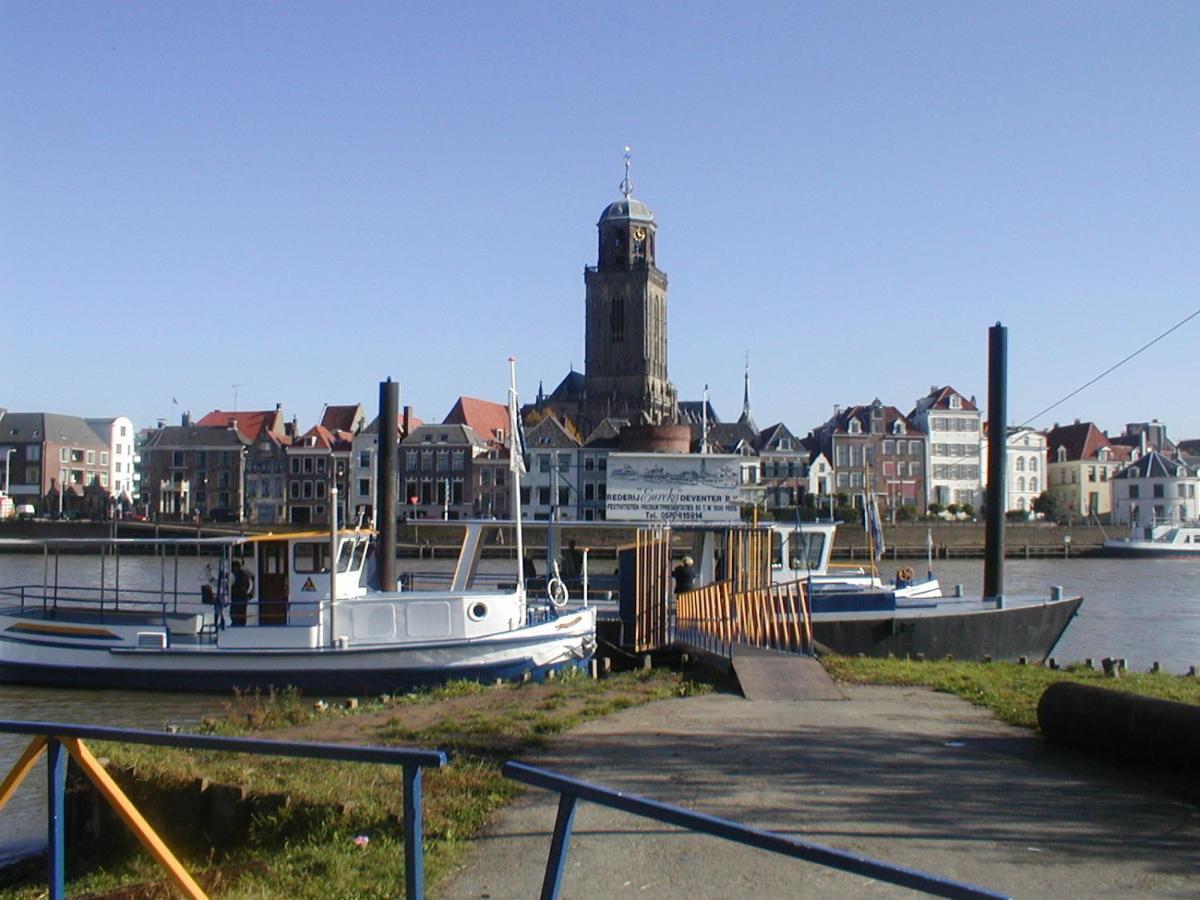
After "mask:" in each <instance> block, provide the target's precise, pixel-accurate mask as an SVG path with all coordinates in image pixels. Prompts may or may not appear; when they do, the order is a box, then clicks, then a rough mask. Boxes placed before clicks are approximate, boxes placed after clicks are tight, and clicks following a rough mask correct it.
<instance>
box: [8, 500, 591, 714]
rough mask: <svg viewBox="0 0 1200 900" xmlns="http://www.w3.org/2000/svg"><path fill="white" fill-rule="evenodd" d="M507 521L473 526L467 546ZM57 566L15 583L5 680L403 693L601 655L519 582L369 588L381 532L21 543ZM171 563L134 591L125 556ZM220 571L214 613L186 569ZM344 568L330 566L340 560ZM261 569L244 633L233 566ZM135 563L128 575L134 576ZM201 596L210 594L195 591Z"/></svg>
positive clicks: (580, 630) (578, 612)
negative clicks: (67, 562) (79, 563)
mask: <svg viewBox="0 0 1200 900" xmlns="http://www.w3.org/2000/svg"><path fill="white" fill-rule="evenodd" d="M496 525H497V523H496V522H488V523H466V532H467V534H466V537H465V539H464V546H476V545H478V543H479V542H480V541H481V538H482V536H481V534H480V532H481V530H482V529H483V528H484V527H486V526H496ZM3 543H4V545H5V549H7V550H14V551H26V552H35V551H36V552H40V553H44V554H45V555H46V558H47V560H48V564H47V565H46V567H45V572H46V573H47V577H46V578H44V579H43V580H42V583H40V584H20V585H5V586H3V587H0V681H4V682H9V683H20V684H40V685H60V686H72V687H103V688H123V689H153V690H164V691H199V692H228V691H231V690H234V689H238V690H253V689H259V690H266V689H268V688H284V687H296V688H299V689H300V690H301V691H303V692H305V693H310V692H318V693H321V692H339V693H351V694H362V693H390V692H394V691H399V690H407V689H410V688H413V687H417V686H423V685H430V684H436V683H440V682H445V681H447V680H451V679H474V680H492V679H496V678H506V679H509V678H522V677H525V676H527V675H528V676H531V677H535V678H537V677H542V676H544V675H545V674H546V673H547V672H549V671H552V670H557V669H561V668H563V667H564V666H572V665H575V666H578V665H583V664H585V663H586V662H587V660H588V659H590V658H591V656H592V653H593V651H594V649H595V633H596V618H595V610H594V609H592V608H587V607H584V608H577V609H573V610H572V611H571V613H570V614H569V615H561V616H560V615H558V613H557V611H556V610H555V609H554V608H553V607H552V606H551V605H550V604H549V603H547V602H542V603H539V602H537V601H531V600H530V599H529V598H527V596H526V593H525V589H524V586H523V585H522V584H521V583H520V580H519V579H518V578H517V577H516V575H515V574H514V576H513V578H512V579H511V583H510V584H504V583H502V582H497V583H496V584H494V585H492V586H490V587H482V588H478V589H467V588H466V583H467V582H468V581H469V580H470V577H471V576H470V575H469V574H463V575H461V576H460V577H459V578H457V579H456V582H455V583H454V584H452V585H451V586H450V588H449V589H448V590H436V591H396V592H384V591H379V590H375V589H373V588H370V587H368V586H367V584H366V581H367V578H366V575H367V572H366V569H367V568H368V565H367V561H368V558H369V557H368V554H369V552H370V551H371V549H372V547H373V535H372V534H371V533H369V532H365V531H340V532H339V533H338V534H337V537H336V540H331V539H330V537H329V536H328V535H324V534H320V533H302V534H291V535H262V536H246V537H218V538H194V537H192V538H164V539H160V540H154V539H138V538H116V539H112V538H109V539H88V538H76V539H48V540H41V541H35V540H27V541H20V540H6V541H4V542H3ZM80 552H83V553H89V554H94V555H95V557H96V559H97V567H98V569H99V568H100V567H104V568H107V570H108V571H107V573H105V572H103V571H97V573H96V575H97V577H96V578H95V579H94V582H93V583H92V584H91V585H89V586H85V587H80V586H78V585H67V584H65V583H60V582H59V581H58V578H57V573H58V571H59V569H60V566H59V564H58V557H59V555H61V554H64V553H71V554H74V553H80ZM147 553H157V554H158V557H159V559H160V560H161V566H162V571H163V575H162V578H161V585H162V587H161V588H159V589H155V590H150V591H147V590H145V589H137V590H134V589H126V588H125V587H123V586H122V585H121V584H120V581H119V573H120V560H121V558H122V557H123V556H124V557H128V556H130V555H133V554H139V555H145V554H147ZM197 553H200V554H203V556H202V557H201V558H202V559H209V560H211V562H210V565H211V566H212V569H213V572H214V573H215V576H214V580H215V582H216V587H215V590H214V591H213V597H214V599H215V600H216V603H214V604H208V603H206V602H205V601H204V592H202V591H201V589H200V587H201V586H200V585H198V584H197V583H196V580H195V577H194V576H191V577H188V576H182V577H181V575H180V568H179V567H180V560H181V559H183V560H190V562H191V563H192V564H193V565H194V564H195V563H196V560H195V555H196V554H197ZM334 559H336V560H337V565H336V566H330V564H329V561H330V560H334ZM235 561H237V562H239V563H241V564H242V565H243V567H244V568H246V569H247V570H248V571H249V572H251V573H252V574H253V576H254V577H253V582H254V588H253V593H252V594H251V596H250V598H249V600H248V602H247V603H246V607H245V609H246V614H245V623H244V624H239V625H234V624H233V623H232V622H231V621H230V613H231V612H233V610H232V609H231V603H230V587H229V586H230V585H231V584H232V583H233V582H232V574H233V573H232V564H233V562H235ZM127 568H128V566H127ZM193 585H195V587H193Z"/></svg>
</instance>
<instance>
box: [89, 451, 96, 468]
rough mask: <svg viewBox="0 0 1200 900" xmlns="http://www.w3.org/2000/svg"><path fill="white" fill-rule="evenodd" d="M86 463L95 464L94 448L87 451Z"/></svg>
mask: <svg viewBox="0 0 1200 900" xmlns="http://www.w3.org/2000/svg"><path fill="white" fill-rule="evenodd" d="M87 463H88V465H89V466H94V465H95V464H96V451H95V450H89V451H88V452H87Z"/></svg>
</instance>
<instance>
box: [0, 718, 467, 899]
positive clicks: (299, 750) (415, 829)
mask: <svg viewBox="0 0 1200 900" xmlns="http://www.w3.org/2000/svg"><path fill="white" fill-rule="evenodd" d="M0 732H5V733H8V734H28V735H32V736H34V738H35V741H36V740H37V739H38V738H44V739H46V748H45V750H46V754H47V756H46V761H47V774H48V783H47V787H48V790H47V810H46V813H47V837H48V847H49V853H48V856H49V860H48V866H47V878H48V881H47V886H48V888H49V896H50V898H51V900H60V898H62V897H63V896H65V894H64V890H65V887H64V885H65V876H64V867H65V866H64V863H65V849H66V848H65V846H64V840H65V838H64V831H63V819H64V815H65V813H64V794H65V789H66V777H67V768H66V756H67V755H66V753H64V752H63V751H64V749H65V748H64V746H63V742H62V739H63V738H67V739H88V740H98V741H115V742H121V743H129V744H149V745H152V746H157V747H173V748H178V749H188V750H216V751H222V752H226V753H253V754H258V755H263V756H287V757H296V758H305V759H323V760H329V761H336V762H358V763H378V764H383V765H398V766H403V768H404V889H405V896H407V897H409V898H419V897H422V896H424V891H425V858H424V850H423V847H422V838H423V827H422V819H423V816H422V802H421V770H422V769H426V768H440V767H442V766H444V765H445V764H446V754H445V753H443V752H442V751H441V750H414V749H407V748H393V747H354V746H345V745H341V744H315V743H299V742H292V741H264V740H255V739H252V738H229V737H215V736H210V735H197V734H169V733H165V732H157V731H139V730H135V729H127V728H103V727H99V726H92V725H68V724H64V723H61V722H20V721H2V720H0ZM14 771H15V770H14Z"/></svg>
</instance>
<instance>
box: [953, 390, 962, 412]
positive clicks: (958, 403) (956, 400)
mask: <svg viewBox="0 0 1200 900" xmlns="http://www.w3.org/2000/svg"><path fill="white" fill-rule="evenodd" d="M950 408H951V409H962V397H960V396H958V394H951V395H950Z"/></svg>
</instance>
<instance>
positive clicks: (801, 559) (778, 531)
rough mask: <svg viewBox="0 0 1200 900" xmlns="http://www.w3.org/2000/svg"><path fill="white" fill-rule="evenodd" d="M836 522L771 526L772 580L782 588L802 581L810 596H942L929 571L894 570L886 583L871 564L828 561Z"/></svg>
mask: <svg viewBox="0 0 1200 900" xmlns="http://www.w3.org/2000/svg"><path fill="white" fill-rule="evenodd" d="M837 525H838V523H836V522H831V521H816V522H796V523H795V524H793V525H785V524H783V523H779V522H774V523H771V525H770V528H771V580H772V581H774V582H776V583H777V584H783V583H786V582H789V581H796V580H797V579H804V581H805V583H806V585H807V587H808V590H809V594H810V595H812V596H816V595H818V594H825V595H830V594H836V593H857V592H862V591H876V592H878V591H886V592H891V593H894V594H895V595H896V597H897V598H898V599H903V600H910V599H912V600H931V599H934V598H937V597H941V596H942V587H941V584H940V583H939V582H938V580H937V578H935V577H934V575H933V571H932V567H931V566H930V567H928V568H927V570H926V575H925V577H921V576H919V575H918V574H917V573H915V572H914V571H913V569H912V568H911V567H908V566H902V567H900V568H899V569H897V570H896V576H895V578H894V579H893V580H890V581H888V580H885V579H884V578H883V577H882V576H881V575H880V574H879V568H878V566H877V564H875V563H874V562H872V563H871V565H870V566H869V567H865V566H860V565H858V564H856V563H850V564H845V563H834V562H832V561H831V555H832V553H833V542H834V538H835V536H836V534H837Z"/></svg>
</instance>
